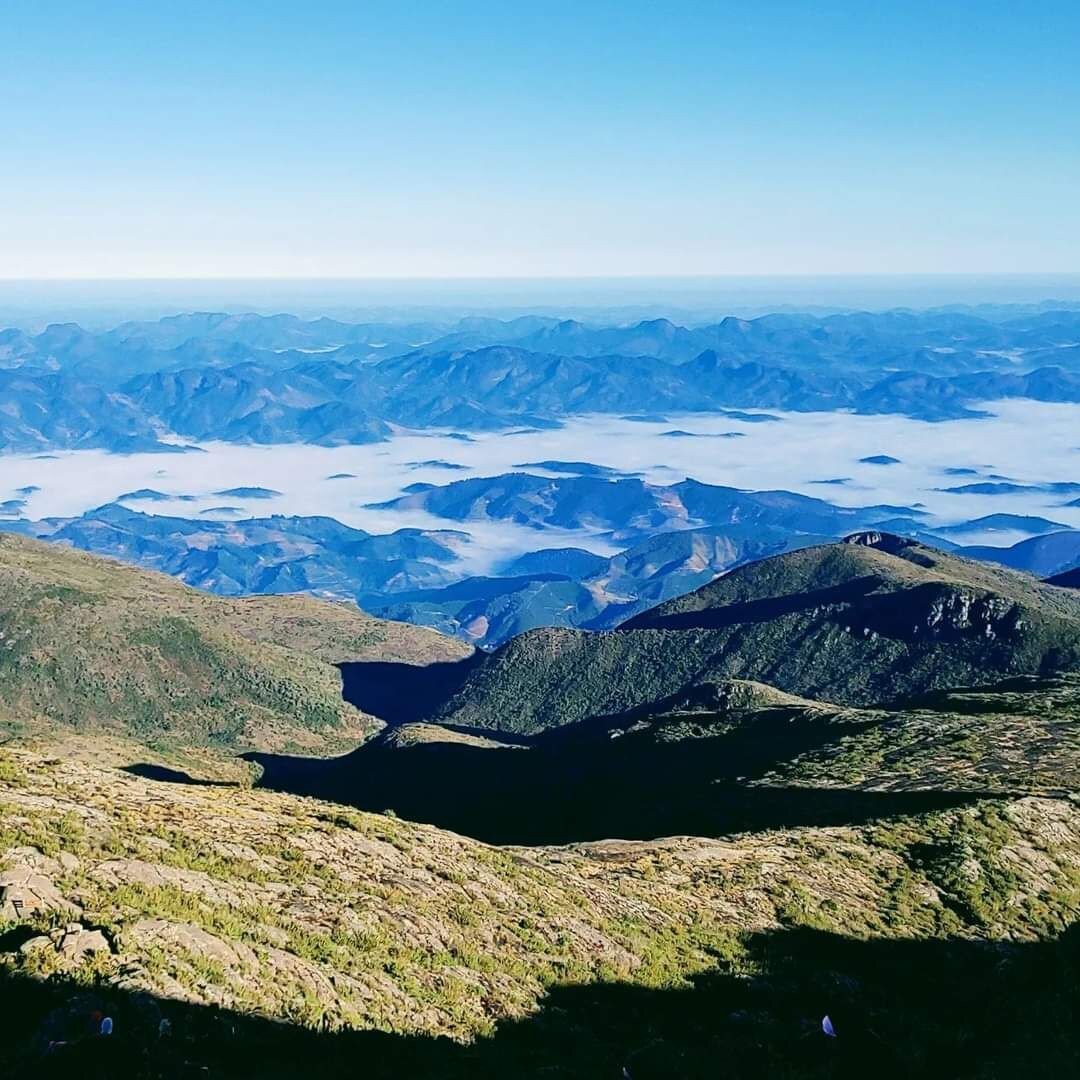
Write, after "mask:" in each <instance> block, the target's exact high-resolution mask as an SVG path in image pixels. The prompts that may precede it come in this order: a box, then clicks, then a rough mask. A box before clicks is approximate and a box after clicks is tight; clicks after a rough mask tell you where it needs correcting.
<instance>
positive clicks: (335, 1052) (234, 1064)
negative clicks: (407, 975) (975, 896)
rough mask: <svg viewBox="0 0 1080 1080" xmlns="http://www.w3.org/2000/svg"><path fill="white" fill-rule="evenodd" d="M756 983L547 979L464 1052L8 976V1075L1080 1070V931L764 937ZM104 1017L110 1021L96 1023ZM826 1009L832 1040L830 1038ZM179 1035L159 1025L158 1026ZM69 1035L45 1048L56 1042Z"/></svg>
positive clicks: (1050, 1073) (3, 1017) (899, 1075)
mask: <svg viewBox="0 0 1080 1080" xmlns="http://www.w3.org/2000/svg"><path fill="white" fill-rule="evenodd" d="M747 944H748V950H749V954H750V956H751V957H752V960H753V962H754V967H755V969H756V971H757V972H758V973H757V974H756V975H755V977H753V978H745V977H744V978H739V977H735V976H734V975H732V974H730V973H729V972H728V971H727V970H726V969H725V965H724V964H723V963H722V962H720V963H718V967H717V968H716V969H715V970H713V971H710V972H707V973H705V974H702V975H700V976H698V977H697V978H696V979H695V980H694V984H693V986H692V987H690V988H687V989H667V990H650V989H642V988H637V987H632V986H629V985H626V984H620V983H601V984H595V985H587V986H563V987H556V988H555V989H553V990H552V991H551V992H550V993H549V994H548V996H547V997H546V998H545V999H544V1001H542V1002H541V1005H540V1008H539V1009H538V1011H537V1012H536V1013H535V1014H533V1015H531V1016H528V1017H525V1018H523V1019H520V1020H515V1021H510V1020H508V1021H504V1022H503V1023H501V1024H500V1025H499V1026H498V1027H497V1028H496V1030H495V1032H494V1034H493V1035H491V1036H490V1037H485V1038H481V1039H479V1040H477V1041H476V1042H475V1043H473V1044H471V1045H468V1046H462V1045H459V1044H456V1043H452V1042H450V1041H448V1040H445V1039H437V1038H430V1037H421V1036H416V1037H410V1036H399V1035H389V1034H383V1033H376V1032H365V1033H344V1034H331V1033H318V1032H314V1031H311V1030H306V1029H299V1028H296V1027H292V1026H290V1025H288V1024H283V1023H274V1022H271V1021H268V1020H264V1019H258V1018H253V1017H249V1016H241V1015H238V1014H235V1013H230V1012H227V1011H223V1010H217V1009H211V1008H207V1007H203V1006H193V1005H187V1004H181V1003H177V1002H167V1001H160V1000H156V999H153V998H150V997H147V996H144V995H137V994H132V993H126V992H124V991H118V990H111V989H102V990H98V991H86V990H79V989H76V988H72V987H70V986H64V985H62V984H60V985H58V984H57V982H56V981H51V982H48V983H44V984H43V983H39V982H30V981H24V980H20V979H16V978H13V977H10V976H8V977H6V978H4V977H0V1038H2V1040H3V1042H2V1046H3V1051H4V1054H5V1057H6V1061H7V1070H6V1071H5V1075H6V1076H10V1077H12V1078H13V1080H26V1078H34V1080H49V1078H60V1077H65V1078H66V1077H71V1078H76V1077H77V1078H78V1080H106V1078H107V1080H115V1078H118V1077H120V1078H125V1077H132V1078H135V1080H143V1078H155V1080H174V1078H175V1080H180V1078H188V1077H209V1078H225V1077H228V1078H242V1080H246V1078H256V1077H258V1078H262V1080H266V1078H271V1080H279V1078H281V1080H283V1078H285V1077H290V1078H291V1077H297V1076H318V1077H320V1078H331V1080H336V1078H343V1080H344V1078H346V1077H348V1078H349V1080H353V1078H356V1077H363V1078H364V1080H382V1078H386V1080H389V1078H391V1077H393V1078H395V1080H398V1078H409V1080H413V1078H419V1080H425V1078H431V1080H435V1078H438V1080H465V1078H469V1080H477V1078H490V1080H495V1078H499V1080H507V1078H517V1077H524V1078H529V1077H536V1078H541V1077H544V1078H552V1077H555V1078H572V1077H580V1078H582V1080H584V1078H588V1080H605V1078H610V1080H620V1078H625V1077H629V1078H630V1080H675V1078H678V1080H705V1078H709V1080H715V1078H716V1077H724V1078H736V1080H743V1078H746V1080H749V1078H754V1080H757V1078H761V1080H765V1078H769V1080H772V1078H776V1077H785V1078H801V1077H805V1078H823V1080H824V1078H845V1080H847V1078H851V1080H865V1078H867V1077H874V1078H875V1080H892V1078H896V1080H909V1078H910V1077H915V1076H918V1077H949V1078H955V1077H979V1078H999V1077H1000V1078H1005V1077H1017V1076H1024V1077H1048V1078H1049V1077H1064V1076H1075V1075H1078V1069H1080V1014H1078V1002H1077V994H1076V987H1077V985H1080V934H1078V933H1077V928H1076V927H1073V928H1072V929H1070V930H1069V931H1068V932H1066V933H1065V934H1064V935H1063V936H1062V937H1061V938H1059V939H1057V940H1055V941H1048V942H1042V943H1037V944H1024V945H1008V946H990V945H986V944H980V943H976V942H971V941H950V942H944V941H890V942H883V941H871V942H867V941H857V940H853V939H849V938H843V937H839V936H836V935H834V934H828V933H822V932H818V931H812V930H790V931H780V932H776V933H767V934H758V935H754V936H753V937H751V938H750V939H749V940H748V943H747ZM95 1013H97V1014H101V1015H107V1016H110V1017H111V1018H112V1019H113V1021H114V1032H113V1034H112V1035H111V1036H109V1037H107V1038H103V1037H100V1036H95V1035H94V1034H92V1033H93V1032H94V1031H96V1030H98V1027H99V1025H100V1018H99V1016H97V1015H94V1014H95ZM826 1014H827V1015H828V1016H829V1017H830V1018H831V1019H832V1021H833V1024H834V1026H835V1031H836V1037H835V1038H829V1037H827V1036H826V1035H825V1034H823V1032H822V1028H821V1020H822V1017H823V1016H824V1015H826ZM163 1019H165V1020H167V1022H168V1031H167V1033H166V1034H165V1035H161V1034H160V1032H161V1021H162V1020H163ZM58 1040H67V1042H68V1045H66V1046H62V1047H58V1048H56V1049H54V1050H53V1052H51V1053H49V1052H48V1051H47V1048H48V1045H49V1043H50V1042H51V1041H52V1042H55V1041H58Z"/></svg>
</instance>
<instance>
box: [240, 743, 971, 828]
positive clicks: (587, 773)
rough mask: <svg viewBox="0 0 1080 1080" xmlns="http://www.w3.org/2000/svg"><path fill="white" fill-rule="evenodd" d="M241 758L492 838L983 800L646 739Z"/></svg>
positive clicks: (761, 823) (856, 817)
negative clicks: (763, 769)
mask: <svg viewBox="0 0 1080 1080" xmlns="http://www.w3.org/2000/svg"><path fill="white" fill-rule="evenodd" d="M695 754H697V755H698V759H699V760H696V761H695V759H694V755H695ZM245 757H246V758H247V759H248V760H251V761H256V762H257V763H258V764H259V765H260V766H262V769H263V774H262V777H261V779H260V780H259V786H260V787H265V788H271V789H274V790H277V791H286V792H290V793H292V794H294V795H311V796H315V797H317V798H322V799H329V800H331V801H333V802H338V803H344V804H346V805H351V806H355V807H357V808H358V809H361V810H375V811H381V810H387V809H392V810H394V812H395V813H397V814H398V815H399V816H400V817H403V818H407V819H409V820H410V821H422V822H427V823H429V824H432V825H438V826H440V827H441V828H444V829H451V830H453V831H454V832H458V833H464V834H465V835H467V836H473V837H475V838H477V839H478V840H483V841H486V842H487V843H492V844H566V843H574V842H578V841H586V840H603V839H610V838H614V837H617V838H620V839H624V840H647V839H653V838H655V837H658V836H677V835H687V834H689V835H693V836H722V835H726V834H729V833H734V832H745V831H757V830H761V829H774V828H787V827H795V826H805V825H860V824H863V823H865V822H867V821H871V820H874V819H878V818H887V817H894V816H898V815H903V814H921V813H925V812H927V811H930V810H940V809H946V808H948V807H952V806H960V805H965V804H967V803H970V802H973V801H975V800H976V799H978V798H985V797H987V796H986V795H985V794H983V793H980V792H950V791H924V792H868V791H855V790H829V789H824V788H796V787H787V788H780V787H764V786H763V787H752V786H747V785H745V784H742V783H739V782H736V781H734V780H729V779H724V778H723V775H724V771H723V770H722V769H721V770H718V769H717V768H716V766H715V763H710V762H709V761H708V760H707V755H702V754H701V753H700V748H699V747H697V746H695V745H694V744H693V743H683V744H678V745H676V746H667V747H658V746H650V747H648V748H646V752H645V753H643V754H642V755H641V756H640V757H638V758H636V759H634V760H631V759H629V758H626V757H621V756H619V755H612V760H604V759H603V758H600V757H598V759H597V760H595V761H591V762H586V761H583V760H581V758H578V759H575V758H574V756H573V753H572V752H571V751H567V750H563V751H561V752H560V751H554V750H553V751H551V752H543V751H540V750H536V749H532V750H513V749H504V750H484V749H476V748H473V747H469V746H456V745H446V744H434V745H421V746H416V747H412V748H410V749H406V750H402V749H396V748H387V747H382V746H370V747H361V748H360V749H359V750H357V751H355V752H354V753H352V754H349V755H346V756H345V757H341V758H333V759H329V760H325V759H318V758H294V757H286V756H278V755H272V754H248V755H245ZM703 758H704V759H706V760H704V762H703V761H702V760H701V759H703ZM718 771H719V772H720V773H721V777H720V778H717V776H716V773H717V772H718Z"/></svg>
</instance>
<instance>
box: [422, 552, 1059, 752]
mask: <svg viewBox="0 0 1080 1080" xmlns="http://www.w3.org/2000/svg"><path fill="white" fill-rule="evenodd" d="M857 539H858V540H859V541H861V542H852V543H839V544H829V545H825V546H822V547H814V548H806V549H803V550H800V551H794V552H789V553H786V554H782V555H777V556H774V557H773V558H770V559H764V560H762V561H760V562H756V563H750V564H747V565H745V566H742V567H739V568H738V569H736V570H733V571H731V572H730V573H728V574H725V575H723V576H722V577H720V578H718V579H717V580H716V581H715V582H713V583H711V584H709V585H706V586H704V587H703V588H701V589H698V590H697V591H696V592H693V593H690V594H688V595H687V596H684V597H680V598H678V599H676V600H672V601H669V602H667V603H665V604H662V605H660V607H658V608H655V609H653V610H652V611H649V612H646V613H645V614H643V615H640V616H638V617H637V618H635V619H633V620H631V621H630V622H628V623H626V624H624V626H623V627H620V628H619V629H618V630H615V631H610V632H603V633H592V634H589V633H581V632H575V631H568V630H557V629H544V630H536V631H532V632H530V633H526V634H522V635H521V636H520V637H518V638H515V639H514V640H512V641H510V642H508V643H507V644H506V645H505V646H503V647H502V648H500V649H498V650H496V651H495V652H494V653H492V654H491V655H490V656H486V657H483V658H482V659H481V660H479V662H477V663H475V664H473V665H470V667H469V669H468V671H467V672H466V671H464V669H463V676H464V678H463V681H462V682H461V685H460V686H459V687H458V688H457V689H456V692H454V693H452V694H451V695H450V696H449V697H448V698H447V699H446V700H445V701H444V702H443V703H442V704H441V705H440V706H439V707H437V708H436V709H434V710H432V711H431V712H430V714H429V718H430V719H435V720H438V721H441V722H445V723H452V724H458V725H464V726H469V727H484V728H491V729H495V730H499V731H506V732H522V733H529V732H536V731H540V730H544V729H547V728H550V727H555V726H559V725H562V724H569V723H574V722H576V721H578V720H582V719H585V718H587V717H590V716H615V715H619V714H621V713H624V712H626V711H628V710H633V709H637V708H640V707H642V706H647V705H648V704H650V703H651V702H655V701H658V700H661V699H663V698H666V697H668V696H670V695H672V694H676V693H679V692H680V691H683V690H685V689H687V688H689V687H692V686H694V685H696V684H698V683H702V682H716V681H719V682H723V681H727V680H730V679H733V678H734V679H750V680H756V681H760V682H764V683H768V684H771V685H773V686H776V687H778V688H779V689H782V690H784V691H787V692H791V693H795V694H799V695H803V696H806V697H809V698H814V699H819V700H828V701H836V702H840V703H845V704H855V705H867V704H873V703H877V702H882V701H888V700H894V699H897V698H901V697H908V696H911V695H913V694H917V693H920V692H923V691H926V690H930V689H933V688H937V687H948V686H962V685H971V684H973V683H980V682H986V681H988V680H992V679H994V678H1000V677H1001V676H1004V675H1010V674H1030V673H1038V672H1052V671H1060V670H1070V669H1075V668H1080V594H1077V593H1075V592H1073V591H1071V590H1067V589H1060V588H1054V587H1053V586H1049V585H1045V584H1042V583H1040V582H1038V581H1037V580H1035V579H1034V578H1032V577H1029V576H1028V575H1026V574H1022V573H1019V572H1016V571H1011V570H1006V569H1003V568H998V567H992V566H988V565H987V564H984V563H975V562H971V561H969V560H966V559H961V558H956V557H953V556H949V555H945V554H942V553H941V552H938V551H935V550H933V549H931V548H927V547H924V546H923V545H921V544H917V543H914V542H911V541H899V540H897V538H895V537H888V536H884V537H883V536H881V535H880V534H869V537H867V536H865V535H864V536H862V537H859V538H857ZM867 541H869V542H867Z"/></svg>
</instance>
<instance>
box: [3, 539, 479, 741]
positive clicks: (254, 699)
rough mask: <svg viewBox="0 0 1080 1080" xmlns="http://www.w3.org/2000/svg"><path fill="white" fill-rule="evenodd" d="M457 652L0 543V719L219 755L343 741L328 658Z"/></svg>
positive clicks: (342, 619)
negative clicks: (202, 748)
mask: <svg viewBox="0 0 1080 1080" xmlns="http://www.w3.org/2000/svg"><path fill="white" fill-rule="evenodd" d="M468 651H469V650H468V648H467V647H466V646H463V645H461V644H459V643H457V642H453V641H450V640H449V639H446V638H443V637H441V636H439V635H437V634H433V633H431V632H430V631H426V630H422V629H418V628H413V627H407V626H402V625H398V624H388V623H385V622H383V621H381V620H376V619H372V618H370V617H368V616H366V615H364V614H363V613H362V612H359V611H358V610H356V609H353V608H350V607H347V606H344V605H330V604H323V603H319V602H317V601H313V600H309V599H300V598H292V597H265V598H257V599H251V600H223V599H218V598H216V597H212V596H209V595H206V594H203V593H199V592H197V591H195V590H194V589H190V588H188V587H186V586H184V585H182V584H180V583H179V582H177V581H175V580H174V579H172V578H168V577H166V576H164V575H161V574H155V573H149V572H145V571H140V570H134V569H132V568H130V567H127V566H122V565H120V564H118V563H114V562H112V561H110V560H106V559H101V558H96V557H93V556H89V555H85V554H82V553H80V552H75V551H70V550H67V549H64V548H61V547H58V546H55V545H48V544H44V543H40V542H37V541H33V540H27V539H24V538H21V537H16V536H10V535H3V536H0V725H2V726H3V727H4V728H5V729H7V730H8V731H16V732H23V733H34V732H41V731H47V730H49V729H51V728H54V727H60V728H65V729H75V730H77V731H80V732H88V733H114V734H126V735H131V736H134V737H135V738H137V739H140V740H144V741H151V742H155V741H156V742H163V743H183V744H188V745H204V744H213V745H219V746H222V747H234V746H235V747H244V748H250V747H267V748H269V747H285V746H298V747H300V746H302V747H306V748H308V749H309V750H317V749H319V748H320V747H323V746H332V745H341V744H343V743H347V742H350V741H351V742H355V741H356V739H357V738H359V737H360V736H361V735H362V734H363V733H364V731H365V730H367V729H368V728H369V727H370V718H365V717H364V716H362V715H361V714H360V713H358V712H357V711H356V710H355V709H353V708H352V707H350V706H348V705H346V704H345V703H343V702H342V700H341V680H340V675H339V673H338V672H337V670H336V669H335V668H334V667H333V666H331V663H330V662H331V661H338V660H345V659H357V658H367V659H376V658H379V659H390V660H397V661H407V662H427V661H430V660H445V659H452V658H457V657H460V656H462V655H463V654H466V653H467V652H468Z"/></svg>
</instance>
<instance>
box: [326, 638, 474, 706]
mask: <svg viewBox="0 0 1080 1080" xmlns="http://www.w3.org/2000/svg"><path fill="white" fill-rule="evenodd" d="M483 655H484V654H483V653H481V652H475V653H473V654H472V655H471V656H467V657H465V658H464V659H463V660H448V661H446V662H445V663H439V664H426V665H418V664H404V663H395V662H393V661H382V660H369V661H357V662H353V663H344V664H338V669H339V670H340V672H341V696H342V697H343V698H344V699H345V700H346V701H347V702H348V703H349V704H350V705H353V706H355V707H356V708H358V709H360V710H362V711H363V712H366V713H370V714H371V715H372V716H377V717H379V719H380V720H385V721H386V722H387V723H389V724H406V723H409V722H411V721H413V720H418V719H420V718H421V717H424V716H429V715H430V714H431V713H433V712H434V711H435V709H436V708H437V707H438V706H440V705H441V704H442V703H443V702H444V701H446V699H447V698H449V697H450V695H451V694H453V693H454V692H455V691H456V690H457V689H458V688H459V687H460V686H461V685H462V683H463V682H464V681H465V678H466V676H468V674H469V672H471V671H472V669H473V668H474V667H475V666H476V663H477V662H478V660H479V659H480V658H481V657H482V656H483Z"/></svg>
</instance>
